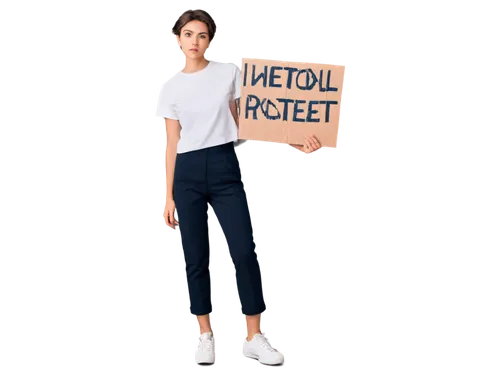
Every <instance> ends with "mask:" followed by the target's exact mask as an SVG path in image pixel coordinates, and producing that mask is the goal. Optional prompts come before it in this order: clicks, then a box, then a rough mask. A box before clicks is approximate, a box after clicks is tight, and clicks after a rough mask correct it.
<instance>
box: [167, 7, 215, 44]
mask: <svg viewBox="0 0 500 375" xmlns="http://www.w3.org/2000/svg"><path fill="white" fill-rule="evenodd" d="M193 20H197V21H201V22H204V23H205V24H206V25H207V27H208V41H209V42H211V41H212V39H213V38H214V36H215V29H216V26H215V22H214V20H213V19H212V17H210V14H208V13H207V12H205V11H204V10H201V9H196V10H191V9H190V10H186V11H185V12H184V13H182V15H181V16H180V17H179V19H178V20H177V22H176V23H175V25H174V27H173V28H172V33H174V34H175V35H178V36H180V35H181V29H182V28H183V27H184V25H186V23H188V22H191V21H193Z"/></svg>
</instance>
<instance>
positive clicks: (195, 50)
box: [190, 48, 198, 52]
mask: <svg viewBox="0 0 500 375" xmlns="http://www.w3.org/2000/svg"><path fill="white" fill-rule="evenodd" d="M190 51H194V52H198V50H197V49H196V48H191V49H190Z"/></svg>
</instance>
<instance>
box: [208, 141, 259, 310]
mask: <svg viewBox="0 0 500 375" xmlns="http://www.w3.org/2000/svg"><path fill="white" fill-rule="evenodd" d="M226 157H227V159H225V160H226V163H228V164H227V166H228V167H227V168H223V169H221V171H222V172H220V173H217V174H216V171H215V169H214V171H213V172H214V173H213V174H214V177H217V178H214V180H213V182H212V183H211V184H210V194H209V201H208V202H209V203H210V205H211V206H212V207H213V209H214V212H215V214H216V216H217V218H218V220H219V223H220V225H221V227H222V230H223V232H224V235H225V237H226V240H227V243H228V246H229V251H230V254H231V258H232V260H233V263H234V266H235V268H236V282H237V286H238V294H239V297H240V302H241V306H242V312H243V314H245V315H256V314H260V313H262V312H263V311H264V310H265V309H266V305H265V303H264V297H263V293H262V281H261V273H260V267H259V262H258V261H257V254H256V253H255V243H254V241H253V232H252V223H251V220H250V213H249V210H248V204H247V199H246V193H245V190H244V187H243V182H242V181H241V174H240V171H239V164H238V161H237V159H236V155H235V154H234V149H232V148H231V149H229V153H228V154H226Z"/></svg>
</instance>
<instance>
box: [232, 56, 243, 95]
mask: <svg viewBox="0 0 500 375" xmlns="http://www.w3.org/2000/svg"><path fill="white" fill-rule="evenodd" d="M233 65H234V73H233V93H232V94H233V96H232V98H233V99H238V98H239V97H240V95H241V70H240V68H238V66H237V65H236V64H233Z"/></svg>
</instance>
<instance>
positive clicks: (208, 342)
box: [198, 337, 213, 352]
mask: <svg viewBox="0 0 500 375" xmlns="http://www.w3.org/2000/svg"><path fill="white" fill-rule="evenodd" d="M200 345H202V346H203V347H202V348H201V350H202V351H204V352H208V351H210V348H212V345H213V341H212V338H208V339H207V338H205V339H202V338H201V337H200V343H199V344H198V346H200Z"/></svg>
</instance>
